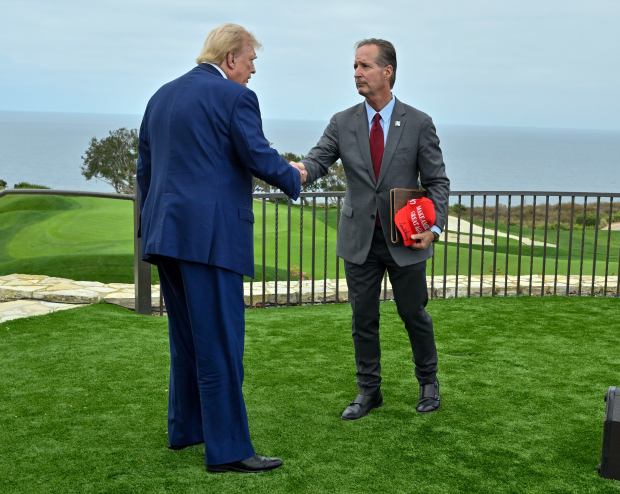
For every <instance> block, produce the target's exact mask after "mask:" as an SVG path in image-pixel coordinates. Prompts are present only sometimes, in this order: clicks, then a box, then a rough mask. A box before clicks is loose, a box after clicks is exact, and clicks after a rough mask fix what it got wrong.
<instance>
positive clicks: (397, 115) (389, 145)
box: [369, 99, 407, 187]
mask: <svg viewBox="0 0 620 494" xmlns="http://www.w3.org/2000/svg"><path fill="white" fill-rule="evenodd" d="M406 114H407V112H406V111H405V106H404V105H403V104H402V103H401V102H400V101H399V100H398V99H397V100H396V102H395V103H394V110H393V111H392V119H391V121H390V129H389V130H388V136H387V142H386V143H385V151H384V153H383V159H382V160H381V171H380V172H379V180H377V187H378V186H379V185H380V184H381V181H382V180H383V178H384V177H385V175H386V174H387V169H388V168H389V166H390V164H391V162H392V158H393V157H394V153H395V152H396V148H397V147H398V142H399V141H400V136H401V135H402V134H403V129H404V128H405V125H406V124H407V118H406ZM369 149H370V145H369ZM369 153H370V151H369ZM373 173H374V172H373Z"/></svg>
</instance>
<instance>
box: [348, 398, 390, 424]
mask: <svg viewBox="0 0 620 494" xmlns="http://www.w3.org/2000/svg"><path fill="white" fill-rule="evenodd" d="M381 405H383V396H382V395H381V391H377V392H376V393H373V394H371V395H357V396H356V397H355V399H354V400H353V401H352V402H351V403H350V404H349V406H348V407H347V408H345V409H344V412H342V416H341V418H342V420H357V419H361V418H362V417H365V416H366V415H368V413H369V412H370V411H371V410H372V409H373V408H379V407H380V406H381Z"/></svg>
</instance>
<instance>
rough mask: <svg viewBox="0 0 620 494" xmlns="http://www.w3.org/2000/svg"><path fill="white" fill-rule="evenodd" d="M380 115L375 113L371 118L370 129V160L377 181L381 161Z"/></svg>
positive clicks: (382, 145)
mask: <svg viewBox="0 0 620 494" xmlns="http://www.w3.org/2000/svg"><path fill="white" fill-rule="evenodd" d="M380 122H381V115H379V114H378V113H375V116H374V117H372V126H371V127H370V159H371V160H372V169H373V170H374V171H375V178H376V179H377V180H378V179H379V172H380V171H381V160H382V159H383V147H384V144H383V129H382V128H381V123H380Z"/></svg>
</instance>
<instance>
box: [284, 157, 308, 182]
mask: <svg viewBox="0 0 620 494" xmlns="http://www.w3.org/2000/svg"><path fill="white" fill-rule="evenodd" d="M289 164H290V165H291V166H293V167H295V168H297V170H298V171H299V175H300V176H301V184H302V185H303V184H305V183H306V180H308V172H307V171H306V167H305V166H304V164H303V163H300V162H297V161H289Z"/></svg>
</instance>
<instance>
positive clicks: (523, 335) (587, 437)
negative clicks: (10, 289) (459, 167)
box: [0, 297, 620, 494]
mask: <svg viewBox="0 0 620 494" xmlns="http://www.w3.org/2000/svg"><path fill="white" fill-rule="evenodd" d="M619 309H620V300H618V299H601V298H585V297H584V298H542V299H541V298H502V299H497V298H483V299H470V300H465V299H458V300H454V299H452V300H439V301H432V302H431V303H430V304H429V310H430V312H431V314H432V315H433V318H434V321H435V327H436V335H437V344H438V351H439V359H440V374H439V376H440V381H441V386H442V398H443V400H442V407H441V410H440V411H439V412H437V413H434V414H430V415H420V414H417V413H415V411H414V406H415V402H416V398H417V392H418V390H417V386H416V384H415V383H414V380H413V378H412V369H411V364H410V350H409V348H408V346H409V345H408V339H407V337H406V334H405V332H404V330H403V328H402V326H401V323H400V322H399V319H398V316H397V314H396V310H395V306H394V304H393V303H391V302H387V303H384V304H382V308H381V315H382V334H381V338H382V366H383V379H384V380H383V388H382V389H383V393H384V399H385V404H384V406H383V407H382V408H380V409H378V410H375V411H373V412H372V413H371V414H370V415H369V416H368V417H365V418H364V419H362V420H360V421H355V422H344V421H342V420H340V418H339V415H340V413H341V411H342V409H343V408H344V407H345V406H346V405H347V404H348V402H349V401H350V400H351V399H352V398H353V397H354V395H355V394H356V388H355V384H354V363H353V347H352V344H351V338H350V309H349V307H348V306H347V305H327V306H314V307H293V308H280V309H254V310H249V311H247V313H246V317H247V337H246V354H245V370H246V381H245V386H244V391H245V396H246V402H247V408H248V414H249V419H250V430H251V432H252V437H253V441H254V444H255V447H256V449H257V451H259V452H260V453H263V454H269V455H280V456H282V457H283V459H284V461H285V466H284V467H283V468H282V469H279V470H277V471H274V472H271V473H267V474H261V475H253V476H252V475H236V474H223V475H217V474H208V473H206V472H205V470H204V467H203V461H204V454H203V453H204V452H203V448H202V447H201V446H196V447H192V448H189V449H186V450H183V451H178V452H175V451H170V450H168V449H167V448H166V444H167V443H166V399H167V391H166V388H167V386H168V382H167V380H168V343H167V329H166V319H165V318H158V317H146V316H138V315H135V314H134V313H132V312H130V311H127V310H124V309H122V308H118V307H115V306H109V305H95V306H90V307H86V308H82V309H76V310H71V311H67V312H59V313H55V314H51V315H49V316H43V317H37V318H30V319H22V320H16V321H12V322H7V323H4V324H0V361H1V362H2V365H1V366H0V383H1V385H2V388H1V389H2V393H1V397H2V399H1V400H0V451H1V455H2V461H1V462H0V492H3V493H4V492H7V493H8V492H24V493H26V492H27V493H32V492H41V493H43V492H45V493H49V492H118V493H129V492H130V493H136V492H138V493H141V492H145V493H158V492H197V493H198V492H200V493H204V492H209V493H217V494H220V493H229V492H230V493H237V492H253V493H254V492H256V493H297V492H302V493H322V492H325V493H334V492H336V493H341V492H343V493H345V492H346V493H376V492H380V493H384V492H385V493H400V492H407V493H409V492H430V493H454V492H465V493H471V492H476V493H477V492H486V493H498V492H515V493H517V492H519V493H520V492H539V493H549V492H556V493H570V492H574V493H582V492H609V493H611V492H620V482H618V481H611V480H605V479H601V478H600V477H599V476H598V474H597V473H596V470H595V468H596V465H597V463H598V462H599V459H600V451H601V439H602V429H603V421H604V403H603V397H604V395H605V393H606V391H607V388H608V386H610V385H619V384H620V382H619V380H620V374H619V370H620V352H618V338H619V336H620V322H619V320H618V313H619Z"/></svg>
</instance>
